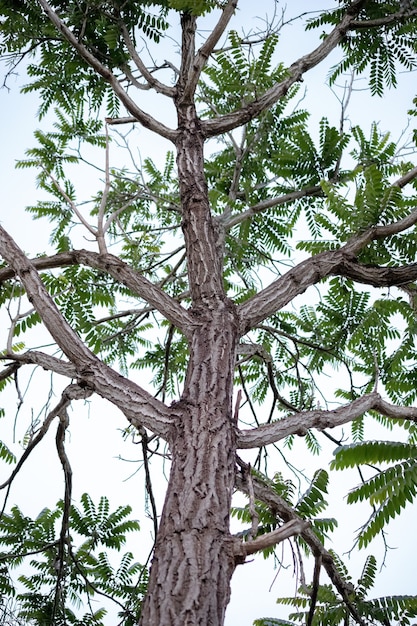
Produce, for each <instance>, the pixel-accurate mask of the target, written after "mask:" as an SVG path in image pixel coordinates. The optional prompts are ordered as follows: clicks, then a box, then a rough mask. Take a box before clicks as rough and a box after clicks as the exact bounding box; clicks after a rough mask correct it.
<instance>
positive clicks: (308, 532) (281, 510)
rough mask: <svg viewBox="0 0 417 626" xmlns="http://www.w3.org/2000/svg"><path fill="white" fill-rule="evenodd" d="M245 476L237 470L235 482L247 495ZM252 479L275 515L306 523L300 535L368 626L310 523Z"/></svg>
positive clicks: (257, 493)
mask: <svg viewBox="0 0 417 626" xmlns="http://www.w3.org/2000/svg"><path fill="white" fill-rule="evenodd" d="M238 463H239V465H240V466H241V467H244V466H245V463H244V462H243V461H241V460H240V459H238ZM244 476H245V473H243V474H242V473H240V472H237V474H236V482H235V484H236V487H237V489H239V491H242V492H243V493H245V494H246V495H249V494H248V485H247V482H246V481H245V478H244ZM252 480H253V488H254V492H255V497H256V499H257V500H260V501H261V502H263V503H264V504H266V505H267V506H269V508H270V509H271V511H272V512H273V514H274V515H276V516H277V517H279V518H280V519H281V520H283V521H284V522H286V523H288V522H291V521H296V522H301V523H302V524H304V527H303V528H302V529H301V530H300V536H301V537H302V538H303V540H304V541H305V542H306V544H307V545H308V546H309V548H310V550H311V552H312V554H313V556H315V557H316V558H317V557H320V558H321V562H322V566H323V567H324V569H325V570H326V572H327V575H328V576H329V578H330V580H331V581H332V583H333V585H334V586H335V587H336V589H337V591H338V592H339V593H340V595H341V596H342V598H343V601H344V602H345V604H346V606H347V608H348V609H349V612H350V614H351V615H352V617H353V619H354V620H355V622H356V623H357V624H360V625H361V626H366V625H365V622H364V621H363V619H362V618H361V616H360V615H359V614H358V612H357V610H356V608H355V605H354V604H353V602H352V600H351V595H352V592H353V591H354V588H353V586H352V585H351V584H350V583H348V582H346V581H345V580H344V579H343V578H342V576H341V575H340V574H339V571H338V569H337V567H336V565H335V562H334V559H333V557H332V555H331V554H330V552H328V551H327V550H326V549H325V547H324V546H323V544H322V543H321V541H320V540H319V538H318V537H317V535H316V534H315V533H314V531H313V530H312V529H311V528H309V526H308V525H306V521H305V520H303V519H302V518H301V517H299V515H297V513H296V512H295V511H294V509H293V508H292V507H291V505H289V504H288V502H286V501H285V500H284V499H283V498H281V496H279V495H278V494H277V493H276V492H275V491H274V490H273V489H272V487H270V486H268V485H267V484H266V483H263V482H262V481H261V480H260V479H259V478H258V477H257V476H253V477H252Z"/></svg>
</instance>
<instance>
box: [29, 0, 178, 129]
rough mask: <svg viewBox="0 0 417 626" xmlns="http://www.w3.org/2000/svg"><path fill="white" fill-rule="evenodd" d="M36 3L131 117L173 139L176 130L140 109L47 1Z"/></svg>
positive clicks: (40, 0)
mask: <svg viewBox="0 0 417 626" xmlns="http://www.w3.org/2000/svg"><path fill="white" fill-rule="evenodd" d="M38 3H39V4H40V6H41V7H42V9H43V10H44V12H45V13H46V15H47V16H48V17H49V19H50V20H51V22H52V24H53V25H54V26H55V27H56V29H57V30H58V31H59V32H61V33H62V35H63V36H64V37H65V39H66V40H67V41H68V42H69V43H70V44H71V45H72V46H73V48H75V50H77V52H78V54H79V55H80V57H81V58H82V59H84V61H85V62H86V63H88V65H90V66H91V67H92V68H93V69H94V70H95V71H96V72H97V73H98V74H99V75H100V76H101V77H102V78H103V79H104V80H105V81H106V82H108V83H109V84H110V85H111V87H112V89H113V91H114V93H115V94H116V95H117V96H118V97H119V99H120V101H121V102H122V103H123V104H124V106H125V107H126V109H127V110H128V111H129V113H130V114H131V115H133V117H134V118H135V119H136V120H137V121H138V122H140V123H141V124H142V126H144V127H145V128H149V130H152V131H153V132H155V133H157V134H158V135H161V136H162V137H165V138H166V139H169V140H170V141H175V138H176V136H177V131H175V130H173V129H172V128H168V127H167V126H165V125H164V124H162V123H161V122H158V121H157V120H156V119H155V118H153V117H152V116H151V115H149V114H148V113H145V111H142V109H140V108H139V107H138V106H137V104H136V103H135V102H134V101H133V100H132V98H131V97H130V96H129V95H128V94H127V92H126V91H125V90H124V89H123V87H122V86H121V84H120V82H119V81H118V80H117V78H116V76H115V75H114V74H113V73H112V72H111V70H110V69H109V68H108V67H106V66H105V65H103V64H102V63H101V62H100V61H99V60H98V59H97V57H95V56H94V55H93V54H92V53H91V52H90V51H89V50H88V48H86V46H84V44H82V43H81V42H80V41H78V39H77V37H75V35H74V34H73V33H72V31H71V30H70V29H69V28H68V27H67V26H66V25H65V23H64V22H63V21H62V20H61V19H60V17H59V16H58V14H57V13H56V12H55V11H54V10H53V9H52V7H51V5H50V4H49V2H47V1H46V0H38Z"/></svg>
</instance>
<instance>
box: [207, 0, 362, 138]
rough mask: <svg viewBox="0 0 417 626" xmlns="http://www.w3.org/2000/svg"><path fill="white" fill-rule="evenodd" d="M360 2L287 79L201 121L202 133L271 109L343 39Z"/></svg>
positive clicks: (220, 131)
mask: <svg viewBox="0 0 417 626" xmlns="http://www.w3.org/2000/svg"><path fill="white" fill-rule="evenodd" d="M363 4H364V0H356V1H355V2H352V3H351V4H350V6H349V7H348V9H347V11H346V14H345V15H344V17H343V18H342V20H341V21H340V23H339V24H338V25H337V26H335V28H334V29H333V30H332V31H331V32H330V33H329V35H327V37H326V38H325V39H324V41H323V42H322V43H321V44H320V45H319V46H318V47H317V48H316V49H315V50H313V51H312V52H310V53H309V54H306V55H304V56H302V57H300V58H299V59H298V60H297V61H295V62H294V63H293V64H292V65H291V66H290V67H289V69H288V76H287V78H285V79H284V80H283V81H281V82H280V83H276V84H275V85H273V86H272V87H271V88H270V89H268V90H267V91H266V92H265V93H264V94H263V95H262V96H260V97H259V98H258V99H257V100H253V101H252V102H250V103H248V104H247V105H246V106H244V107H242V108H240V109H238V110H236V111H233V112H231V113H227V114H226V115H223V116H222V117H218V118H214V119H210V120H204V121H202V130H203V133H204V134H205V136H206V137H213V136H215V135H220V134H223V133H225V132H227V131H230V130H233V129H234V128H236V127H238V126H242V124H245V123H246V122H249V121H250V120H252V119H253V118H255V117H257V116H259V115H260V114H261V113H262V112H263V111H265V110H267V109H269V108H271V107H272V106H273V105H274V104H275V103H276V102H277V101H278V100H279V99H280V98H282V97H283V96H285V95H286V93H287V92H288V90H289V88H290V87H291V86H292V85H293V84H294V83H296V82H297V81H300V80H302V76H303V74H304V73H305V72H307V71H308V70H310V69H312V68H313V67H315V66H316V65H318V64H319V63H320V62H321V61H323V59H325V58H326V57H327V56H328V55H329V54H330V52H331V51H332V50H334V48H335V47H336V46H337V45H338V44H339V43H340V42H341V41H342V40H343V38H344V37H345V35H346V33H347V32H348V31H349V30H350V28H351V24H352V22H353V20H354V18H355V17H356V15H357V13H358V12H359V10H360V8H361V6H362V5H363Z"/></svg>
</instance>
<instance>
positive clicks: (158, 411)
mask: <svg viewBox="0 0 417 626" xmlns="http://www.w3.org/2000/svg"><path fill="white" fill-rule="evenodd" d="M0 254H1V256H2V257H3V258H4V259H5V261H6V262H7V263H9V265H10V266H11V267H12V269H13V271H14V272H15V273H16V274H17V275H18V276H19V278H20V280H21V282H22V285H23V286H24V288H25V290H26V293H27V296H28V298H29V300H30V301H31V302H32V304H33V306H34V308H35V309H36V311H37V312H38V314H39V316H40V318H41V319H42V321H43V323H44V325H45V327H46V328H47V330H48V331H49V333H50V334H51V336H52V337H53V338H54V340H55V341H56V343H57V345H58V346H59V347H60V348H61V350H62V351H63V352H64V354H65V355H66V356H67V358H68V359H69V360H70V361H71V362H72V363H73V365H74V366H75V368H76V371H77V377H78V380H79V381H82V383H83V385H84V386H85V387H87V388H89V389H91V390H93V391H96V392H97V393H98V394H99V395H101V396H102V397H103V398H106V399H107V400H109V401H110V402H111V403H112V404H114V405H115V406H117V407H118V408H119V409H120V410H121V411H122V412H123V413H124V415H125V416H126V418H127V419H128V420H129V421H130V423H131V424H132V425H139V424H143V425H144V426H145V427H146V428H149V429H150V430H152V431H153V432H154V433H155V434H158V435H161V436H162V437H164V438H167V437H168V435H169V433H170V430H171V423H172V417H171V414H170V411H169V409H168V408H167V407H166V406H165V405H164V404H163V403H162V402H160V401H159V400H156V399H155V398H154V397H153V396H152V395H151V394H150V393H148V392H147V391H145V389H142V387H140V386H139V385H136V384H135V383H134V382H132V381H131V380H129V379H128V378H124V377H123V376H121V375H120V374H119V373H118V372H116V371H114V370H113V369H111V368H110V367H109V366H108V365H106V364H105V363H104V362H103V361H100V359H98V358H97V357H96V356H95V354H93V353H92V352H91V351H90V350H89V349H88V348H87V346H86V345H85V344H84V343H83V341H82V339H81V338H80V337H79V336H78V334H77V333H76V332H75V331H74V330H73V329H72V328H71V326H70V325H69V324H68V322H67V321H66V320H65V318H64V317H63V316H62V314H61V312H60V311H59V309H58V307H57V306H56V304H55V302H54V301H53V299H52V298H51V296H50V295H49V293H48V291H47V290H46V288H45V285H44V284H43V283H42V280H41V279H40V276H39V274H38V272H37V271H36V269H35V267H34V265H33V264H32V263H31V261H30V260H29V259H28V258H27V257H26V255H25V254H24V253H23V252H22V250H21V249H20V248H19V246H18V245H17V244H16V243H15V241H14V240H13V239H12V238H11V237H10V235H9V234H8V233H7V232H6V231H5V230H4V229H3V228H2V227H1V226H0ZM97 256H99V255H97Z"/></svg>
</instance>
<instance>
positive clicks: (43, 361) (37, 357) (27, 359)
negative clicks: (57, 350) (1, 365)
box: [0, 350, 77, 380]
mask: <svg viewBox="0 0 417 626" xmlns="http://www.w3.org/2000/svg"><path fill="white" fill-rule="evenodd" d="M0 358H1V359H4V360H7V361H14V364H13V365H12V366H10V367H16V366H20V365H21V364H23V365H39V366H40V367H42V368H43V369H44V370H47V371H48V372H55V374H60V375H61V376H66V377H67V378H76V377H77V370H76V368H75V367H74V365H73V364H72V363H68V362H66V361H62V360H61V359H57V358H56V357H54V356H50V355H49V354H45V353H44V352H38V351H37V350H28V351H27V352H24V353H23V354H19V353H16V354H15V353H14V352H11V353H8V354H5V355H3V356H1V357H0ZM8 369H9V368H6V370H5V371H3V372H2V373H1V375H0V380H1V379H3V378H6V377H7V376H10V375H11V374H12V373H13V372H10V373H9V372H8Z"/></svg>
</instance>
